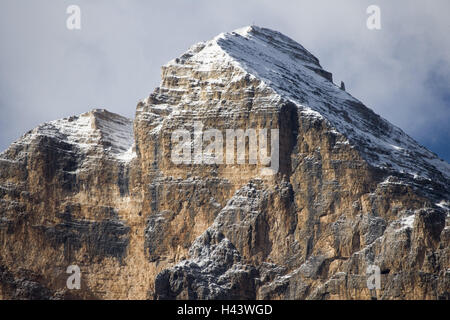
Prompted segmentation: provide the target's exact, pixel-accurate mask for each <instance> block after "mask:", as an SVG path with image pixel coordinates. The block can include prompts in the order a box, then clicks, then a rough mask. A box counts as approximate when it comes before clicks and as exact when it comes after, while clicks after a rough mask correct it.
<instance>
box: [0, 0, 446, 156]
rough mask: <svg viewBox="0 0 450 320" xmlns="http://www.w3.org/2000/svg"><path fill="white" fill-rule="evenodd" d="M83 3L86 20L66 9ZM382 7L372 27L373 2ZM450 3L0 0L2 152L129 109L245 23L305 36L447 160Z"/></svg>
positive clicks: (353, 87) (382, 110)
mask: <svg viewBox="0 0 450 320" xmlns="http://www.w3.org/2000/svg"><path fill="white" fill-rule="evenodd" d="M72 4H75V5H78V6H79V7H80V8H81V30H72V31H71V30H68V29H67V28H66V20H67V18H68V14H66V8H67V7H68V6H69V5H72ZM371 4H376V5H378V6H379V7H380V9H381V27H382V28H381V30H368V29H367V27H366V20H367V18H368V16H369V15H368V14H367V13H366V9H367V7H368V6H369V5H371ZM449 14H450V1H448V0H433V1H424V0H423V1H414V0H403V1H401V0H398V1H390V0H385V1H380V0H377V1H375V0H373V1H365V0H348V1H345V0H340V1H335V0H328V1H320V0H315V1H300V0H296V1H281V0H272V1H261V0H254V1H245V0H238V1H229V0H227V1H225V0H222V1H215V0H204V1H203V0H183V1H181V0H180V1H170V0H164V1H147V0H95V1H93V0H71V1H65V0H28V1H26V0H1V2H0V41H1V50H0V150H4V149H6V148H7V146H8V145H9V144H10V143H11V142H13V141H14V140H16V139H17V138H19V137H20V136H21V135H22V134H23V133H25V132H26V131H28V130H30V129H32V128H34V127H35V126H37V125H38V124H40V123H42V122H45V121H50V120H55V119H59V118H63V117H67V116H70V115H75V114H80V113H83V112H86V111H89V110H91V109H94V108H106V109H108V110H110V111H113V112H117V113H119V114H122V115H125V116H128V117H134V112H135V107H136V104H137V101H138V100H140V99H142V98H145V97H147V96H148V95H149V94H150V92H152V91H153V89H154V88H155V87H156V86H157V85H158V83H159V79H160V66H161V65H163V64H165V63H166V62H167V61H169V60H171V59H173V58H175V57H177V56H179V55H180V54H182V53H183V52H184V51H185V50H186V49H187V48H189V47H190V46H191V45H192V44H194V43H196V42H199V41H203V40H209V39H210V38H212V37H214V36H215V35H217V34H219V33H221V32H226V31H232V30H234V29H236V28H240V27H243V26H246V25H251V24H256V25H259V26H263V27H268V28H271V29H275V30H278V31H280V32H282V33H284V34H286V35H288V36H289V37H291V38H293V39H294V40H296V41H298V42H299V43H301V44H302V45H303V46H304V47H305V48H306V49H308V50H309V51H311V52H312V53H313V54H314V55H315V56H316V57H318V58H319V60H320V61H321V64H322V66H323V67H324V68H325V69H327V70H328V71H330V72H332V73H333V74H334V81H335V83H340V81H341V80H344V81H345V84H346V87H347V91H348V92H350V93H351V94H352V95H353V96H354V97H356V98H358V99H360V100H361V101H362V102H363V103H365V104H366V105H367V106H368V107H370V108H372V109H373V110H375V112H377V113H379V114H381V115H382V116H383V117H384V118H386V119H388V120H389V121H390V122H392V123H394V124H395V125H397V126H400V127H401V128H402V129H403V130H404V131H406V132H407V133H408V134H410V135H411V136H412V137H413V138H415V139H416V140H418V141H419V142H421V143H422V144H424V145H425V146H426V147H428V148H429V149H430V150H432V151H434V152H435V153H437V154H438V155H439V156H440V157H441V158H444V159H446V160H447V161H450V128H449V124H450V32H449V31H450V18H449Z"/></svg>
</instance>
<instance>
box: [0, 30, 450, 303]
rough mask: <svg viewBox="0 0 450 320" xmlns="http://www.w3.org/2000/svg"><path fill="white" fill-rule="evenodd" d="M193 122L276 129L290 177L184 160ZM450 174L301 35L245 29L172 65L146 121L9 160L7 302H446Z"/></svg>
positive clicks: (3, 173)
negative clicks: (376, 275) (177, 133)
mask: <svg viewBox="0 0 450 320" xmlns="http://www.w3.org/2000/svg"><path fill="white" fill-rule="evenodd" d="M195 122H201V123H202V124H203V127H204V130H206V129H211V128H215V129H218V130H220V131H221V132H223V133H224V135H225V131H226V130H227V129H244V130H246V129H249V128H253V129H279V135H280V145H279V149H280V156H279V162H280V168H279V170H278V172H277V173H276V174H275V175H269V176H267V175H262V174H261V172H262V169H264V166H263V165H262V164H260V163H258V164H249V163H248V161H247V162H246V164H236V163H235V164H193V163H191V164H178V165H177V164H174V163H173V162H172V160H171V151H172V141H171V135H172V133H173V132H174V130H177V129H187V130H189V131H192V130H193V126H194V123H195ZM133 125H134V128H133ZM133 129H134V130H133ZM133 132H134V134H133ZM246 159H247V160H248V155H247V157H246ZM449 182H450V166H449V164H447V163H446V162H444V161H442V160H440V159H439V158H438V157H437V156H436V155H435V154H433V153H431V152H430V151H428V150H426V149H425V148H424V147H422V146H420V145H418V144H417V143H416V142H415V141H414V140H413V139H411V138H410V137H408V136H407V135H406V134H405V133H403V132H402V131H401V130H400V129H399V128H396V127H395V126H393V125H391V124H390V123H388V122H387V121H386V120H384V119H382V118H381V117H379V116H378V115H376V114H375V113H373V112H372V111H371V110H370V109H368V108H367V107H365V106H364V105H363V104H362V103H361V102H359V101H358V100H356V99H355V98H353V97H352V96H350V95H349V94H348V93H347V92H345V91H343V90H341V89H340V88H339V87H338V86H336V85H334V84H333V83H332V75H331V74H330V73H329V72H327V71H325V70H323V69H322V67H321V66H320V64H319V61H318V60H317V58H315V57H314V56H313V55H312V54H311V53H309V52H308V51H307V50H305V49H304V48H303V47H302V46H301V45H299V44H298V43H296V42H294V41H293V40H291V39H289V38H287V37H285V36H284V35H281V34H280V33H278V32H275V31H272V30H268V29H264V28H258V27H248V28H244V29H240V30H237V31H235V32H232V33H227V34H221V35H219V36H217V37H216V38H214V39H213V40H211V41H208V42H205V43H200V44H197V45H195V46H193V47H192V48H191V49H189V50H188V51H187V52H186V53H185V54H184V55H182V56H181V57H179V58H177V59H175V60H173V61H171V62H169V63H168V64H167V65H165V66H164V67H163V69H162V80H161V85H160V87H159V88H157V89H156V90H155V91H154V92H153V93H152V94H151V95H150V97H148V98H147V99H145V100H143V101H141V102H140V103H139V104H138V106H137V111H136V118H135V120H134V123H133V122H132V120H129V119H126V118H123V117H121V116H118V115H115V114H112V113H109V112H107V111H105V110H93V111H91V112H88V113H86V114H83V115H80V116H77V117H71V118H68V119H63V120H58V121H54V122H50V123H47V124H44V125H42V126H40V127H38V128H36V129H35V130H32V131H30V132H28V133H27V134H25V135H24V136H23V137H22V138H21V139H19V140H18V141H17V142H15V143H13V144H12V145H11V147H10V148H9V149H8V150H6V151H5V152H3V153H2V154H0V298H3V299H64V298H65V299H78V298H89V299H146V298H149V299H153V298H156V299H255V298H257V299H373V298H377V299H450V294H449V291H450V246H449V244H450V228H449V226H450V218H449V216H450V213H449V212H450V210H449V204H450V183H449ZM69 265H78V266H79V267H80V268H81V272H82V275H81V289H80V290H69V289H67V287H66V279H67V277H68V276H69V275H68V274H66V269H67V267H68V266H69ZM370 265H376V266H378V267H379V268H380V270H381V289H377V290H369V289H368V288H367V284H366V280H367V274H366V269H367V267H368V266H370Z"/></svg>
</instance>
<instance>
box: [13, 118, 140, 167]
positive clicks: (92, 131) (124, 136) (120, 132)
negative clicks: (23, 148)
mask: <svg viewBox="0 0 450 320" xmlns="http://www.w3.org/2000/svg"><path fill="white" fill-rule="evenodd" d="M39 137H49V138H53V139H57V140H58V141H63V142H65V143H68V144H71V145H73V146H74V147H76V148H77V150H79V151H80V152H82V153H84V154H86V155H89V156H98V155H99V154H103V153H104V154H106V155H109V156H111V157H113V158H116V159H118V160H121V161H128V160H130V159H132V158H133V157H134V156H135V153H134V151H133V143H134V136H133V121H132V120H131V119H128V118H125V117H122V116H120V115H117V114H114V113H111V112H108V111H106V110H104V109H94V110H92V111H90V112H86V113H83V114H81V115H79V116H71V117H68V118H64V119H60V120H54V121H50V122H47V123H44V124H42V125H40V126H38V127H37V128H35V129H33V130H31V131H29V132H28V133H26V134H25V135H24V136H23V137H22V138H21V139H19V140H18V141H16V142H14V143H13V146H14V145H17V144H31V143H32V141H33V140H34V139H36V138H39Z"/></svg>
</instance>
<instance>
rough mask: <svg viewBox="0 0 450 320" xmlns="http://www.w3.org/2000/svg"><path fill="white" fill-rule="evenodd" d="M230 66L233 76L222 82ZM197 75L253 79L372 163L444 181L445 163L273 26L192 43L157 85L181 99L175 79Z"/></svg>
mask: <svg viewBox="0 0 450 320" xmlns="http://www.w3.org/2000/svg"><path fill="white" fill-rule="evenodd" d="M230 68H231V69H233V70H234V71H233V75H234V77H233V78H231V79H230V80H227V81H228V82H226V81H225V82H226V83H225V82H224V74H225V73H229V72H230V71H229V70H230ZM189 74H191V75H192V74H196V75H195V76H193V77H192V78H190V77H191V76H190V75H189ZM197 76H198V77H200V78H201V80H202V81H205V83H209V85H217V84H220V85H221V86H226V85H230V84H231V83H234V82H235V81H239V79H241V78H242V77H245V76H247V77H249V78H251V79H255V80H256V81H259V82H260V85H261V86H263V87H265V88H266V89H267V90H271V91H272V92H273V95H272V98H271V99H272V101H289V102H291V103H293V104H294V105H296V106H297V108H298V110H299V112H300V114H301V115H302V116H304V117H313V118H317V119H324V120H325V121H326V122H327V123H328V124H329V126H330V128H332V129H331V130H333V131H334V132H335V133H336V134H337V136H339V137H341V138H342V139H344V140H345V141H346V143H349V144H350V145H351V146H352V147H354V148H355V149H357V150H358V151H359V152H360V154H361V155H362V156H363V157H364V158H365V160H366V161H367V162H368V163H369V164H371V165H372V166H375V167H379V168H382V169H384V170H388V171H392V172H393V173H394V172H395V173H400V174H404V175H407V176H409V177H412V178H414V179H416V178H418V179H427V180H433V181H440V182H441V183H442V184H443V185H444V186H448V179H450V165H449V164H448V163H446V162H445V161H443V160H441V159H439V158H438V157H437V156H436V155H435V154H434V153H432V152H430V151H429V150H427V149H426V148H425V147H423V146H421V145H419V144H418V143H417V142H416V141H415V140H414V139H412V138H411V137H409V136H408V135H407V134H405V133H404V132H403V131H402V130H401V129H400V128H398V127H396V126H394V125H392V124H391V123H389V122H388V121H387V120H385V119H383V118H382V117H380V116H379V115H377V114H376V113H374V112H373V111H372V110H371V109H369V108H367V107H366V106H364V104H363V103H362V102H360V101H359V100H357V99H355V98H354V97H353V96H351V95H350V94H349V93H348V92H347V91H344V90H342V89H341V88H340V87H339V86H337V85H335V84H334V83H333V82H332V75H331V73H329V72H327V71H326V70H324V69H323V68H322V67H321V65H320V63H319V60H318V59H317V58H316V57H315V56H314V55H312V54H311V53H310V52H309V51H308V50H306V49H305V48H304V47H303V46H302V45H301V44H299V43H297V42H296V41H294V40H292V39H291V38H289V37H287V36H285V35H283V34H282V33H280V32H278V31H274V30H270V29H267V28H262V27H258V26H247V27H243V28H240V29H237V30H234V31H231V32H227V33H221V34H219V35H218V36H216V37H214V38H213V39H212V40H209V41H206V42H200V43H197V44H195V45H194V46H192V47H191V48H190V49H189V50H188V51H187V52H186V53H184V54H183V55H181V56H180V57H179V58H177V59H174V60H172V61H170V62H169V63H168V64H167V65H165V66H164V67H163V79H162V82H161V88H162V89H163V90H169V91H171V92H172V93H174V94H171V96H177V97H179V98H182V99H186V98H187V96H186V95H183V93H182V91H183V90H188V88H187V87H186V88H185V87H184V86H182V85H181V82H180V81H179V80H180V79H181V78H183V79H184V80H183V83H184V82H185V81H186V79H190V80H191V82H192V83H194V82H195V81H198V79H194V78H196V77H197ZM175 79H176V83H177V85H175V86H174V85H173V83H174V81H175ZM168 82H170V83H168ZM158 90H159V89H158ZM249 90H250V88H249ZM175 91H176V92H177V93H176V94H175ZM171 102H173V103H175V100H172V101H171ZM446 188H447V187H446Z"/></svg>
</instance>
